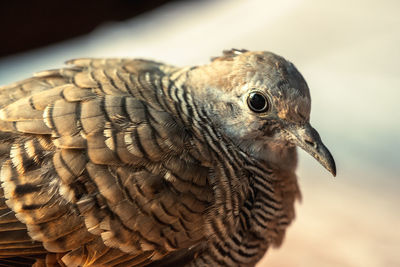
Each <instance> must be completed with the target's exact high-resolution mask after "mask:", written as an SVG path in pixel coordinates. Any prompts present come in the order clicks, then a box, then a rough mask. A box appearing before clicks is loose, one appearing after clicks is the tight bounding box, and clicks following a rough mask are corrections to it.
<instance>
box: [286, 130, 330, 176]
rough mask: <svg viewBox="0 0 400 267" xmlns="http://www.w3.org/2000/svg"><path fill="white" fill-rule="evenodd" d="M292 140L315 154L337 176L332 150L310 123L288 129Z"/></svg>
mask: <svg viewBox="0 0 400 267" xmlns="http://www.w3.org/2000/svg"><path fill="white" fill-rule="evenodd" d="M288 133H289V135H290V136H291V141H292V142H293V143H294V144H295V145H297V146H299V147H301V148H302V149H303V150H305V151H306V152H307V153H309V154H310V155H311V156H313V157H314V158H315V159H316V160H318V162H319V163H321V165H322V166H324V167H325V169H327V170H328V171H329V172H330V173H332V175H333V176H336V165H335V160H334V159H333V157H332V154H331V152H329V150H328V149H327V148H326V146H325V145H324V143H322V140H321V137H319V134H318V132H317V131H316V130H315V129H314V128H313V127H312V126H311V125H310V124H309V123H307V124H305V125H302V126H299V125H294V126H292V127H290V128H289V129H288Z"/></svg>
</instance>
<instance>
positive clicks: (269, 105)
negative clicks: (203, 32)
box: [189, 50, 336, 176]
mask: <svg viewBox="0 0 400 267" xmlns="http://www.w3.org/2000/svg"><path fill="white" fill-rule="evenodd" d="M189 79H190V80H191V84H194V85H195V87H196V88H195V89H196V90H194V94H197V95H198V97H199V98H201V99H202V101H201V102H202V105H205V109H204V110H207V112H209V114H208V117H209V118H211V120H212V121H213V124H214V125H215V127H218V128H219V129H220V131H222V132H223V133H224V134H225V135H226V136H228V137H229V138H230V139H231V140H232V141H233V142H235V144H237V145H239V146H240V147H241V148H242V149H243V150H244V151H246V152H247V153H249V154H251V155H253V156H254V157H257V158H261V159H265V160H272V161H274V160H279V159H277V157H278V158H279V157H281V156H282V157H284V155H281V154H282V153H284V151H290V150H291V149H294V147H295V146H299V147H300V148H302V149H304V150H305V151H306V152H308V153H309V154H310V155H311V156H313V157H314V158H315V159H316V160H317V161H318V162H320V163H321V164H322V166H324V167H325V168H326V169H327V170H328V171H330V172H331V173H332V174H333V175H334V176H335V175H336V166H335V161H334V159H333V157H332V155H331V153H330V152H329V150H328V149H327V148H326V146H325V145H324V144H323V143H322V141H321V138H320V136H319V134H318V132H317V131H316V130H315V129H314V128H313V127H312V126H311V124H310V110H311V98H310V92H309V89H308V86H307V83H306V81H305V80H304V78H303V76H302V75H301V74H300V72H299V71H298V70H297V69H296V67H295V66H294V65H293V64H292V63H290V62H289V61H286V60H285V59H284V58H282V57H280V56H277V55H275V54H273V53H270V52H249V51H246V50H230V51H225V52H224V55H223V56H222V57H218V58H215V59H213V61H212V62H211V63H210V64H208V65H205V66H202V67H200V68H196V69H194V70H192V71H191V73H190V75H189ZM274 154H275V155H274ZM271 155H272V156H271Z"/></svg>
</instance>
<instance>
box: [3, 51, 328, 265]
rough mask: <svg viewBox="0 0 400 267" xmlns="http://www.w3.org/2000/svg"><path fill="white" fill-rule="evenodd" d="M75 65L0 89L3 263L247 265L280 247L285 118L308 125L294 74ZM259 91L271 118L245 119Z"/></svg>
mask: <svg viewBox="0 0 400 267" xmlns="http://www.w3.org/2000/svg"><path fill="white" fill-rule="evenodd" d="M68 63H69V64H70V65H71V66H70V67H67V68H64V69H59V70H52V71H44V72H40V73H37V74H36V75H35V76H34V77H33V78H29V79H27V80H24V81H21V82H17V83H15V84H12V85H9V86H5V87H2V88H1V89H0V107H1V108H2V109H1V110H0V131H1V132H0V153H1V154H0V160H1V162H2V167H1V174H0V178H1V182H2V184H1V187H0V264H10V265H12V264H13V262H14V263H15V262H19V263H21V264H25V263H26V264H30V263H31V262H36V263H35V266H44V265H46V264H47V265H48V266H53V265H57V264H58V265H61V266H63V265H67V266H89V265H92V266H145V265H149V264H150V265H151V266H153V265H154V266H162V265H168V264H175V265H183V264H185V263H186V264H188V265H193V266H204V265H210V266H216V265H226V266H251V265H254V264H255V263H256V262H257V261H258V260H259V259H260V258H261V257H262V255H263V254H264V253H265V251H266V250H267V248H268V247H269V246H270V245H280V243H281V242H282V238H283V235H284V231H285V229H286V227H287V225H288V224H289V223H290V222H291V221H292V219H293V217H294V209H293V203H294V201H295V199H296V198H297V197H299V190H298V187H297V182H296V176H295V173H294V170H295V166H296V151H295V147H294V146H293V144H294V143H295V144H297V143H296V142H298V141H295V140H294V139H293V138H292V137H291V138H292V139H290V138H289V137H288V134H287V132H284V131H280V132H279V131H277V128H279V127H281V128H282V129H283V128H284V125H286V124H284V123H282V122H279V123H278V122H277V120H278V119H280V120H282V121H283V120H284V121H285V123H291V125H293V124H294V123H295V122H296V123H298V124H299V125H302V126H301V127H303V128H304V127H305V126H304V125H306V123H307V122H308V119H309V117H308V116H309V93H308V88H307V85H306V84H305V82H304V80H303V78H302V77H301V75H300V74H299V73H298V72H297V70H296V69H295V68H294V66H293V65H292V64H291V63H289V62H287V61H285V60H284V59H283V58H281V57H278V56H276V55H274V54H271V53H267V52H247V51H244V50H231V51H227V52H225V54H224V56H222V57H219V58H216V59H214V60H213V61H212V63H211V64H209V65H205V66H200V67H193V68H176V67H173V66H168V65H165V64H160V63H156V62H152V61H146V60H128V59H77V60H72V61H69V62H68ZM252 88H256V89H257V90H259V91H262V90H265V95H268V97H269V101H270V105H271V107H270V108H269V110H268V111H265V112H261V113H257V112H253V111H251V110H250V109H249V107H248V106H247V105H248V103H249V102H248V101H246V99H245V98H246V97H249V95H248V93H247V92H248V91H249V90H250V91H251V90H253V89H252ZM271 88H272V89H271ZM274 88H275V89H274ZM267 90H270V91H267ZM292 91H293V92H292ZM252 92H253V91H252ZM257 92H258V91H257ZM263 94H264V93H263ZM275 109H276V110H275ZM260 118H261V119H260ZM310 127H311V126H310ZM303 128H302V129H303ZM285 129H286V128H285ZM307 129H308V128H307ZM307 129H306V130H304V131H306V133H307ZM311 129H312V130H313V128H311ZM309 131H311V130H309ZM314 131H315V130H314ZM310 136H311V137H313V136H314V135H313V134H308V137H310ZM308 139H310V138H308ZM296 140H297V139H296ZM315 140H316V143H317V144H319V143H318V142H319V141H320V139H319V136H318V138H316V139H315ZM308 141H309V140H308ZM311 141H312V140H311ZM311 141H310V142H311ZM303 143H304V142H303ZM311 143H312V142H311ZM320 144H321V145H322V142H321V143H320ZM298 145H300V146H302V145H301V144H298ZM322 146H323V145H322ZM315 147H318V146H317V145H316V146H315ZM303 148H304V147H303ZM323 148H324V147H323ZM305 149H306V148H305ZM326 151H327V150H326ZM310 153H311V152H310ZM321 153H322V154H321ZM321 153H319V154H318V153H317V154H318V155H319V158H318V157H317V156H315V155H313V156H314V157H316V158H317V159H318V160H319V161H320V162H321V163H323V164H324V165H325V166H328V165H329V164H330V165H329V166H328V167H327V168H328V169H329V168H330V170H331V171H332V172H334V167H332V164H331V163H329V160H330V159H329V157H328V156H327V154H326V152H325V150H324V151H322V152H321ZM324 153H325V154H324ZM328 153H329V152H328ZM321 155H322V156H321ZM329 155H330V154H329ZM326 159H328V163H325V162H324V160H325V161H326Z"/></svg>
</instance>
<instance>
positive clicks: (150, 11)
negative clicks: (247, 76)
mask: <svg viewBox="0 0 400 267" xmlns="http://www.w3.org/2000/svg"><path fill="white" fill-rule="evenodd" d="M399 14H400V2H399V1H398V0H379V1H378V0H375V1H373V0H369V1H366V0H336V1H315V0H314V1H313V0H281V1H270V0H247V1H235V0H230V1H227V0H219V1H211V0H209V1H204V0H198V1H168V0H150V1H128V0H125V1H124V0H115V1H111V0H108V1H107V0H97V1H92V0H87V1H74V0H70V1H50V0H49V1H47V0H42V1H2V2H1V4H0V31H1V32H0V33H1V35H0V36H1V42H0V84H7V83H10V82H13V81H16V80H18V79H22V78H26V77H28V76H30V75H31V74H32V73H33V72H35V71H39V70H44V69H52V68H56V67H60V66H62V63H63V62H64V61H65V60H67V59H70V58H77V57H140V58H149V59H156V60H159V61H164V62H168V63H171V64H176V65H194V64H203V63H206V62H208V61H209V58H210V57H212V56H216V55H220V54H221V51H222V50H224V49H230V48H246V49H249V50H269V51H273V52H275V53H277V54H279V55H282V56H284V57H285V58H287V59H289V60H290V61H292V62H294V64H295V65H296V66H297V67H298V69H299V70H300V71H301V72H302V74H303V75H304V77H305V78H306V80H307V82H308V84H309V87H310V89H311V95H312V97H313V107H312V114H311V122H312V124H313V126H314V127H315V128H316V129H317V130H318V131H319V133H320V134H321V136H322V139H323V141H324V142H325V144H326V145H327V146H328V147H329V149H330V150H331V152H332V153H333V155H334V157H335V159H336V162H337V168H338V175H337V177H336V178H332V177H331V176H330V174H329V173H328V172H326V171H325V170H324V169H323V168H322V167H321V166H320V165H319V164H318V163H317V162H316V161H315V160H313V159H312V158H311V157H310V156H309V155H307V154H305V153H304V152H302V151H300V152H299V154H300V162H299V168H298V176H299V183H300V186H301V189H302V193H303V201H302V202H301V203H299V204H298V205H297V214H298V215H297V218H296V220H295V221H294V223H293V224H292V225H291V227H290V228H289V230H288V232H287V236H286V240H285V242H284V244H283V246H282V247H281V248H280V249H278V250H276V249H271V250H270V251H268V253H267V255H266V257H265V258H264V259H263V260H262V262H260V263H259V265H258V266H259V267H261V266H269V267H274V266H275V267H278V266H279V267H281V266H284V267H285V266H304V267H310V266H344V267H347V266H361V267H380V266H384V267H398V266H400V177H399V176H400V155H399V154H400V115H399V114H400V111H399V108H398V107H399V104H398V103H399V100H400V67H399V63H400V15H399ZM396 114H397V115H396Z"/></svg>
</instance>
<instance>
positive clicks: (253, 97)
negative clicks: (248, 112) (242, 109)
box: [250, 93, 266, 111]
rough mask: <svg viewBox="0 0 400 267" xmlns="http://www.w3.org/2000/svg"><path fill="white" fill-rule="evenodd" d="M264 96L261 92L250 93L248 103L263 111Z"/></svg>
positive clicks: (256, 109)
mask: <svg viewBox="0 0 400 267" xmlns="http://www.w3.org/2000/svg"><path fill="white" fill-rule="evenodd" d="M265 103H266V102H265V98H264V96H263V95H261V94H257V93H251V94H250V105H251V107H252V108H253V109H254V110H255V111H263V110H264V108H265Z"/></svg>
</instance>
